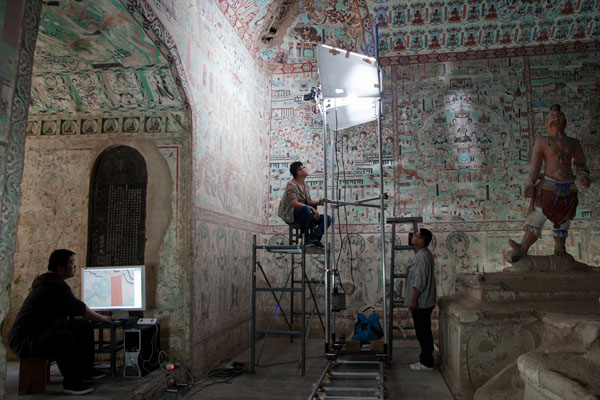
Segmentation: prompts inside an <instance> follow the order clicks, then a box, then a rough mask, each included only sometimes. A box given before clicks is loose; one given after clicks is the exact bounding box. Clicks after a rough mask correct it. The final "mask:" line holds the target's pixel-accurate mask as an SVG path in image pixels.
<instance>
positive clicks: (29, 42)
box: [0, 1, 40, 394]
mask: <svg viewBox="0 0 600 400" xmlns="http://www.w3.org/2000/svg"><path fill="white" fill-rule="evenodd" d="M39 15H40V5H39V3H37V2H33V1H11V2H8V1H0V21H1V22H0V26H1V28H2V29H1V30H0V31H1V32H2V34H1V35H0V48H1V51H2V54H3V57H2V62H1V63H0V265H2V266H3V268H2V269H1V271H0V288H1V289H0V322H1V323H2V324H4V321H5V319H6V314H7V310H8V309H9V307H10V283H11V281H12V278H13V251H14V248H15V239H16V230H17V218H18V215H19V202H20V199H21V192H20V190H19V184H20V182H21V177H22V173H23V143H24V141H25V123H26V121H27V107H26V104H27V98H28V93H29V87H30V84H31V68H32V63H33V56H32V54H33V49H34V46H35V41H36V36H37V33H36V31H35V30H32V29H31V26H37V24H38V23H39ZM24 21H25V22H24ZM1 336H2V338H4V337H5V335H4V333H2V335H1ZM5 354H6V348H5V345H4V340H2V343H0V393H2V394H3V393H4V380H5V379H4V378H5V376H6V357H5Z"/></svg>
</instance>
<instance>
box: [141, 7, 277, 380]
mask: <svg viewBox="0 0 600 400" xmlns="http://www.w3.org/2000/svg"><path fill="white" fill-rule="evenodd" d="M150 3H151V5H152V10H151V11H152V13H156V16H158V17H159V18H160V20H161V21H162V22H163V23H164V24H165V28H166V30H168V31H169V32H170V33H171V35H172V37H173V42H174V43H176V45H177V48H178V49H179V52H180V54H181V61H182V67H183V69H184V71H185V76H186V77H187V78H188V83H189V88H190V92H191V94H192V96H191V99H190V100H191V102H192V108H193V110H194V117H193V121H192V124H193V127H194V130H193V139H192V140H193V146H194V153H193V156H192V160H191V162H192V168H193V172H192V174H193V177H192V184H193V188H194V193H193V208H192V214H193V228H192V229H193V231H192V232H193V238H194V239H193V240H194V242H193V245H192V246H193V254H194V255H193V260H192V267H193V271H194V272H193V274H194V275H193V282H194V283H193V287H194V291H193V294H192V297H193V299H194V313H193V317H192V318H193V321H192V324H193V326H192V340H191V347H192V348H194V349H196V351H194V354H193V356H194V360H195V361H194V368H195V369H196V370H202V369H203V368H206V367H209V366H213V365H214V364H215V363H217V362H219V361H221V360H222V359H223V357H226V356H227V355H231V354H234V353H235V352H236V351H239V350H242V349H244V348H246V347H247V346H248V344H249V336H248V332H249V330H250V312H251V310H250V302H249V299H250V298H251V293H250V288H251V273H250V271H251V254H252V236H253V235H254V234H260V233H261V232H262V230H263V224H264V221H265V215H266V212H267V206H266V201H265V193H264V188H265V187H267V185H268V168H267V165H268V155H269V153H268V138H267V137H266V135H265V134H264V132H265V121H266V118H267V115H266V113H267V104H268V103H267V102H268V90H267V82H266V79H265V73H264V72H263V70H262V69H261V65H260V63H258V62H257V61H256V59H255V58H254V55H253V53H251V52H250V51H249V50H248V48H247V46H245V44H244V42H243V41H240V38H239V37H238V35H237V33H236V30H235V29H233V28H232V26H231V24H230V21H229V20H228V19H227V18H226V16H225V15H224V14H223V13H222V10H221V9H220V8H219V4H218V2H212V1H192V0H186V1H182V2H178V3H177V6H176V7H175V6H174V4H173V2H171V1H167V0H154V1H152V2H150ZM150 20H152V19H151V18H150ZM259 241H260V238H259Z"/></svg>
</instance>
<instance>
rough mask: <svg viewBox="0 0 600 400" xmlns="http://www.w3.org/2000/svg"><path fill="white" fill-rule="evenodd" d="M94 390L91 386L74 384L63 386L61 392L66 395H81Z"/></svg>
mask: <svg viewBox="0 0 600 400" xmlns="http://www.w3.org/2000/svg"><path fill="white" fill-rule="evenodd" d="M92 390H94V389H93V388H92V387H91V386H88V385H85V384H83V383H75V384H72V385H63V392H64V393H66V394H74V395H82V394H88V393H90V392H91V391H92Z"/></svg>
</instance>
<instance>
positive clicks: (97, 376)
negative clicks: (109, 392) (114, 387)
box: [84, 368, 106, 380]
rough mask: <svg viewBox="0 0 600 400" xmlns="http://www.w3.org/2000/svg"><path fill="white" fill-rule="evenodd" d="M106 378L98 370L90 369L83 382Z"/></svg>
mask: <svg viewBox="0 0 600 400" xmlns="http://www.w3.org/2000/svg"><path fill="white" fill-rule="evenodd" d="M105 376H106V373H104V372H102V371H100V370H99V369H95V368H92V369H91V370H90V371H89V372H88V373H87V374H86V375H85V377H84V378H85V380H98V379H102V378H104V377H105Z"/></svg>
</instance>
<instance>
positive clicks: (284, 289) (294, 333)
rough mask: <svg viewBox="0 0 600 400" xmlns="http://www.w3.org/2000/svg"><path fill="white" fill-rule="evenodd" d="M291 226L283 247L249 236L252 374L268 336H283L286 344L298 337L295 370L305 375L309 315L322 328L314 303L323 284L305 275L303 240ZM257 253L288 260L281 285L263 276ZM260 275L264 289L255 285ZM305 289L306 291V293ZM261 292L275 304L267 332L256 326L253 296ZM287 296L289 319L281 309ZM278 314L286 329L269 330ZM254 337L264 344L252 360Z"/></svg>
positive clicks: (304, 246) (254, 348)
mask: <svg viewBox="0 0 600 400" xmlns="http://www.w3.org/2000/svg"><path fill="white" fill-rule="evenodd" d="M293 229H294V227H290V233H289V242H288V244H287V245H258V244H257V243H256V235H254V237H253V246H252V324H251V330H252V333H251V338H250V342H251V343H250V345H251V350H250V370H251V371H252V372H256V366H257V364H258V361H259V360H260V354H262V350H264V348H265V345H266V341H267V338H268V335H287V336H289V337H290V342H292V341H293V338H294V337H300V342H301V343H300V360H299V364H298V367H299V368H300V370H301V374H302V375H303V376H304V374H305V373H306V341H307V340H308V333H309V331H310V324H311V323H312V319H313V315H317V316H318V318H319V320H320V321H321V326H323V325H324V324H323V321H322V314H321V313H320V311H319V306H318V302H317V297H318V288H319V287H322V284H323V282H322V281H319V280H315V279H309V277H308V275H307V273H306V255H307V247H306V245H305V244H306V240H305V238H303V237H302V238H301V239H299V238H300V237H301V235H299V234H294V233H293ZM258 251H266V252H268V253H274V254H285V255H288V256H289V257H290V270H289V273H288V275H287V278H286V281H285V283H284V284H283V286H279V287H275V286H273V285H271V282H270V281H269V278H268V277H267V274H266V273H265V271H264V269H263V267H262V265H261V263H260V262H259V261H258V258H257V252H258ZM296 269H299V270H300V277H299V279H298V278H297V276H296V274H295V270H296ZM259 272H260V274H261V276H262V280H263V281H264V282H265V284H266V286H258V284H257V276H258V273H259ZM313 286H316V289H315V290H313ZM307 289H308V290H307ZM307 291H308V294H310V298H311V299H312V302H313V308H312V310H311V311H310V313H309V314H308V326H307V304H306V303H307V302H306V299H307ZM262 292H270V293H271V295H272V297H273V298H274V300H275V303H276V304H277V308H276V310H275V312H274V313H273V315H272V316H271V320H270V322H269V325H268V327H267V329H257V327H256V319H257V318H256V315H257V311H256V303H257V301H256V300H257V299H256V296H257V294H258V293H262ZM286 293H287V294H289V295H290V314H289V318H288V315H286V313H285V311H284V309H283V306H282V298H283V296H284V295H285V294H286ZM295 294H299V295H300V311H296V310H295V309H294V297H295V296H294V295H295ZM279 314H281V316H282V318H283V320H284V322H285V324H286V326H287V328H288V329H287V330H282V329H271V327H272V325H273V322H274V320H275V317H276V316H277V315H279ZM295 315H298V316H299V319H300V329H295V328H294V316H295ZM257 336H264V342H263V346H262V349H261V352H260V354H259V356H258V359H257V357H256V338H257Z"/></svg>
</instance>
